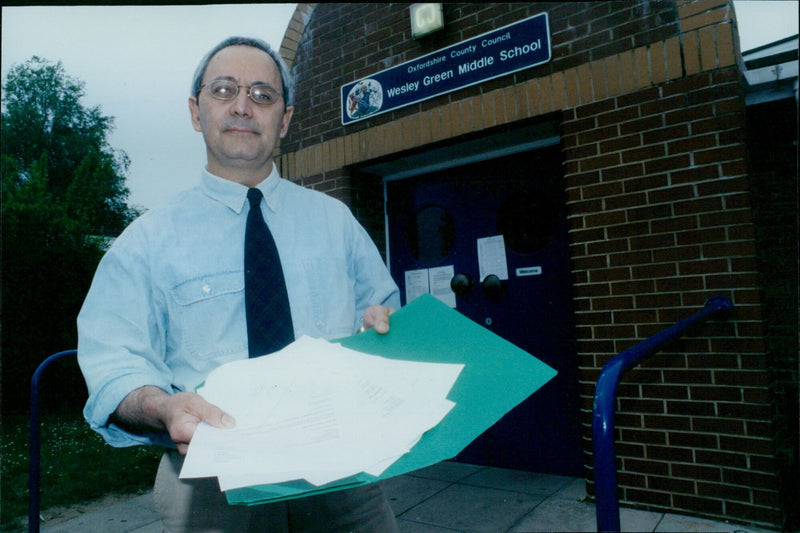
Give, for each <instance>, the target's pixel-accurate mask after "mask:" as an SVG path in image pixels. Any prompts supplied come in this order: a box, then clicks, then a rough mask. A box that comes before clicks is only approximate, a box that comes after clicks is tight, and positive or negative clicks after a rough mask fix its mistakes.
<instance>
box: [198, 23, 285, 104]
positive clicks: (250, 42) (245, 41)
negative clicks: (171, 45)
mask: <svg viewBox="0 0 800 533" xmlns="http://www.w3.org/2000/svg"><path fill="white" fill-rule="evenodd" d="M229 46H252V47H253V48H258V49H259V50H263V51H264V52H266V53H267V54H269V56H270V57H271V58H272V59H273V60H274V61H275V63H276V64H277V65H278V72H279V73H280V75H281V91H282V92H283V101H284V104H285V105H293V104H294V79H293V78H292V73H291V71H290V70H289V67H287V66H286V62H285V61H284V60H283V58H282V57H281V55H280V54H279V53H278V52H276V51H275V50H273V49H272V47H271V46H270V45H269V44H267V43H266V42H264V41H262V40H261V39H256V38H253V37H228V38H227V39H225V40H224V41H222V42H221V43H219V44H218V45H217V46H215V47H214V48H212V49H211V51H210V52H209V53H207V54H206V55H205V57H203V60H202V61H200V65H198V67H197V70H195V71H194V79H193V80H192V94H193V95H194V97H195V98H199V97H200V89H201V88H202V85H203V76H205V74H206V69H207V68H208V64H209V63H210V62H211V58H213V57H214V56H215V55H216V54H217V52H219V51H220V50H222V49H223V48H227V47H229Z"/></svg>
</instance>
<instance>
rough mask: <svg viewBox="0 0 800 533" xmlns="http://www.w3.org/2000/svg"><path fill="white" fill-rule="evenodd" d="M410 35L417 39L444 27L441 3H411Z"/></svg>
mask: <svg viewBox="0 0 800 533" xmlns="http://www.w3.org/2000/svg"><path fill="white" fill-rule="evenodd" d="M410 11H411V36H412V37H413V38H414V39H419V38H420V37H424V36H426V35H430V34H431V33H433V32H436V31H439V30H441V29H442V28H444V15H443V14H442V4H412V5H411V10H410Z"/></svg>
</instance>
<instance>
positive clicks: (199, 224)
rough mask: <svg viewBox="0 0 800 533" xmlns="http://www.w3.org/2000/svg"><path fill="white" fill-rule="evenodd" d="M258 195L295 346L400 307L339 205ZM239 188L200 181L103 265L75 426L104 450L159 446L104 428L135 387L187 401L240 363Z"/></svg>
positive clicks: (309, 196)
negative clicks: (100, 441)
mask: <svg viewBox="0 0 800 533" xmlns="http://www.w3.org/2000/svg"><path fill="white" fill-rule="evenodd" d="M258 187H259V189H261V191H262V192H263V193H264V200H263V201H262V205H261V209H262V213H263V215H264V219H265V220H266V222H267V224H268V225H269V227H270V230H271V231H272V234H273V237H274V238H275V243H276V245H277V247H278V253H279V254H280V256H281V264H282V265H283V271H284V275H285V278H286V285H287V289H288V292H289V303H290V306H291V312H292V321H293V323H294V330H295V336H296V337H299V336H300V335H309V336H312V337H321V338H325V339H334V338H340V337H345V336H348V335H352V334H353V333H354V332H355V331H356V330H357V329H358V328H359V327H360V325H361V321H362V318H363V314H364V311H365V310H366V308H367V307H369V306H370V305H374V304H382V305H388V306H390V307H394V308H398V307H399V306H400V296H399V292H398V289H397V286H396V285H395V283H394V281H393V280H392V278H391V276H390V275H389V272H388V270H387V268H386V265H385V264H384V262H383V260H382V259H381V257H380V254H379V253H378V250H377V249H376V247H375V245H374V244H373V242H372V240H371V239H370V238H369V236H368V235H367V233H366V231H365V230H364V229H363V228H362V227H361V225H360V224H358V222H357V221H356V220H355V218H354V217H353V215H352V214H351V212H350V210H349V209H348V208H347V206H345V205H344V204H343V203H341V202H340V201H338V200H336V199H334V198H331V197H330V196H327V195H325V194H323V193H320V192H316V191H312V190H310V189H306V188H303V187H300V186H298V185H295V184H293V183H291V182H289V181H287V180H284V179H282V178H281V177H280V176H279V175H278V172H277V170H276V169H274V168H273V171H272V174H270V176H269V178H268V179H266V180H265V181H264V182H262V183H261V184H260V185H259V186H258ZM248 209H249V207H248V202H247V187H245V186H243V185H239V184H237V183H234V182H232V181H228V180H225V179H222V178H218V177H216V176H213V175H211V174H210V173H208V172H206V171H204V172H203V175H202V182H201V184H200V185H199V186H197V187H194V188H192V189H190V190H188V191H186V192H184V193H182V194H180V195H178V196H177V197H176V198H175V199H174V200H172V201H171V202H169V203H168V204H167V205H165V206H163V207H161V208H158V209H155V210H152V211H150V212H148V213H146V214H144V215H143V216H141V217H139V218H138V219H137V220H136V221H134V222H133V223H132V224H131V225H130V226H129V227H128V228H127V229H126V230H125V231H124V232H123V233H122V234H121V235H120V236H119V238H118V239H117V240H116V241H115V242H114V244H113V246H112V247H111V248H110V249H109V250H108V252H107V253H106V255H105V256H104V258H103V260H102V261H101V263H100V265H99V267H98V269H97V273H96V274H95V277H94V281H93V282H92V286H91V289H90V290H89V293H88V295H87V297H86V300H85V302H84V304H83V308H82V309H81V312H80V314H79V316H78V338H79V340H78V361H79V362H80V366H81V369H82V371H83V373H84V376H85V378H86V382H87V385H88V389H89V399H88V401H87V403H86V407H85V409H84V416H85V417H86V419H87V420H88V421H89V424H90V425H91V427H92V428H93V429H94V430H96V431H97V432H99V433H100V434H101V435H102V436H103V437H104V438H105V440H106V441H107V442H108V443H109V444H112V445H114V446H129V445H134V444H151V443H160V444H165V445H170V442H169V439H168V438H167V437H166V435H133V434H130V433H128V432H125V431H124V430H122V429H120V428H119V427H117V426H115V425H113V424H108V418H109V416H110V415H111V413H113V412H114V410H115V409H116V408H117V406H118V405H119V403H120V402H121V401H122V400H123V399H124V398H125V396H126V395H127V394H128V393H130V392H131V391H133V390H134V389H136V388H139V387H142V386H144V385H155V386H157V387H160V388H162V389H164V390H166V391H168V392H170V391H172V392H177V391H193V390H195V388H196V387H197V386H198V385H199V384H200V383H202V381H203V380H204V379H205V377H206V375H207V374H208V373H209V372H210V371H211V370H213V369H214V368H216V367H217V366H219V365H221V364H223V363H225V362H228V361H232V360H235V359H243V358H247V356H248V355H247V326H246V322H245V310H244V272H243V257H244V256H243V254H244V230H245V223H246V219H247V212H248Z"/></svg>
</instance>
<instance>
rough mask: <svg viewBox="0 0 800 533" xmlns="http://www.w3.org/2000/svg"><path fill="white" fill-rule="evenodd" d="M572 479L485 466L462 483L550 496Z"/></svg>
mask: <svg viewBox="0 0 800 533" xmlns="http://www.w3.org/2000/svg"><path fill="white" fill-rule="evenodd" d="M570 481H572V478H569V477H564V476H554V475H550V474H537V473H534V472H525V471H522V470H510V469H507V468H494V467H492V468H484V469H483V470H479V471H477V472H475V473H474V474H471V475H469V476H467V477H465V478H464V479H462V480H461V483H464V484H467V485H475V486H478V487H489V488H493V489H502V490H512V491H516V492H525V493H528V494H538V495H543V496H549V495H551V494H553V493H554V492H557V491H559V490H561V489H562V488H563V487H565V486H566V485H567V484H568V483H569V482H570Z"/></svg>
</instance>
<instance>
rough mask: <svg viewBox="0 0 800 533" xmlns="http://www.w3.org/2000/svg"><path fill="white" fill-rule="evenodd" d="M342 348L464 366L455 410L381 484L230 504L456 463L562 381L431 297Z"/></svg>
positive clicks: (232, 497) (268, 491) (278, 491)
mask: <svg viewBox="0 0 800 533" xmlns="http://www.w3.org/2000/svg"><path fill="white" fill-rule="evenodd" d="M334 342H338V343H340V344H341V345H342V346H345V347H347V348H350V349H353V350H356V351H359V352H363V353H368V354H375V355H380V356H382V357H387V358H391V359H401V360H411V361H424V362H434V363H463V364H464V365H465V366H464V369H463V370H462V372H461V374H460V376H459V377H458V380H457V381H456V383H455V385H453V388H452V389H451V390H450V394H449V395H448V396H447V398H448V399H449V400H452V401H453V402H455V404H456V405H455V407H453V409H452V410H451V411H450V412H449V413H448V414H447V416H446V417H445V418H444V419H443V420H442V421H441V422H440V423H439V425H437V426H436V427H435V428H433V429H431V430H430V431H428V432H426V433H425V434H424V435H423V436H422V438H421V439H420V441H419V442H418V443H417V444H416V445H415V446H414V447H413V448H412V449H411V451H410V452H409V453H407V454H405V455H403V456H402V457H400V458H399V459H398V460H397V461H396V462H395V463H393V464H392V465H391V466H390V467H389V468H388V469H387V470H385V471H384V472H383V474H381V475H380V476H378V477H375V476H371V475H369V474H365V473H361V474H358V475H355V476H351V477H348V478H344V479H340V480H337V481H334V482H332V483H329V484H327V485H322V486H315V485H312V484H311V483H308V482H307V481H304V480H296V481H292V482H288V483H279V484H270V485H257V486H253V487H245V488H240V489H233V490H229V491H227V492H226V493H225V494H226V496H227V498H228V503H230V504H236V505H259V504H263V503H270V502H275V501H280V500H287V499H292V498H300V497H304V496H310V495H313V494H321V493H324V492H331V491H335V490H342V489H348V488H353V487H356V486H359V485H364V484H366V483H372V482H375V481H379V480H381V479H388V478H391V477H394V476H398V475H401V474H405V473H407V472H411V471H413V470H417V469H420V468H424V467H426V466H431V465H434V464H436V463H438V462H440V461H444V460H446V459H451V458H453V457H455V456H456V455H458V453H459V452H460V451H461V450H463V449H464V448H466V447H467V446H468V445H469V444H470V443H471V442H472V441H473V440H475V439H476V438H477V437H478V436H480V435H481V434H482V433H483V432H484V431H486V430H487V429H489V428H490V427H491V426H492V425H494V423H495V422H497V421H498V420H500V418H502V417H503V415H505V414H506V413H507V412H508V411H510V410H511V409H513V408H514V407H516V406H517V405H518V404H519V403H521V402H522V401H523V400H525V399H526V398H527V397H528V396H530V395H531V394H533V393H534V392H535V391H536V390H538V389H539V388H540V387H542V386H543V385H544V384H545V383H547V382H548V381H549V380H551V379H552V378H553V377H554V376H555V375H556V371H555V370H553V369H552V368H551V367H549V366H548V365H546V364H544V363H543V362H541V361H539V360H538V359H536V358H535V357H534V356H532V355H530V354H529V353H527V352H525V351H523V350H521V349H520V348H518V347H516V346H514V345H513V344H511V343H510V342H508V341H506V340H505V339H503V338H501V337H499V336H497V335H495V334H494V333H492V332H491V331H489V330H487V329H486V328H484V327H483V326H480V325H478V324H476V323H475V322H473V321H472V320H470V319H468V318H466V317H465V316H463V315H462V314H461V313H459V312H458V311H456V310H454V309H451V308H450V307H448V306H447V305H445V304H444V303H442V302H440V301H439V300H438V299H436V298H435V297H433V296H431V295H429V294H425V295H423V296H420V297H419V298H417V299H415V300H414V301H413V302H411V303H410V304H408V305H406V306H405V307H403V308H401V309H399V310H398V311H397V312H395V313H394V314H393V315H392V319H391V329H390V331H389V333H387V334H386V335H380V334H378V333H376V332H375V331H372V330H369V331H366V332H364V333H360V334H358V335H355V336H353V337H347V338H344V339H340V340H337V341H334Z"/></svg>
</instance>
